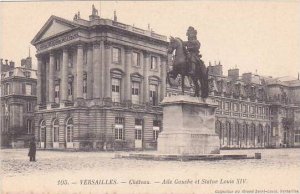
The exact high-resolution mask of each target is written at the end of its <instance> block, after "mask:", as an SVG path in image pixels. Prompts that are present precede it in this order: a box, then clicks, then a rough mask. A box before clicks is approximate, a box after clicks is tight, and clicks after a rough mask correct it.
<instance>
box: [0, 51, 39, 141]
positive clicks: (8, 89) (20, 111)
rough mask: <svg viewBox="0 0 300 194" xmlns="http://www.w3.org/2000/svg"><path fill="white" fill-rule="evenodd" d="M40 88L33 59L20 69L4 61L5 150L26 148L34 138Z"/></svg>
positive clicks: (2, 93)
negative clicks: (37, 87) (36, 107)
mask: <svg viewBox="0 0 300 194" xmlns="http://www.w3.org/2000/svg"><path fill="white" fill-rule="evenodd" d="M36 85H37V75H36V70H33V69H32V59H31V57H30V56H29V57H27V58H26V59H22V60H21V66H19V67H16V66H15V63H14V62H13V61H10V62H8V60H5V62H4V61H3V59H1V85H0V86H1V97H0V98H1V147H24V145H26V144H27V143H28V141H29V140H30V138H31V137H33V135H34V134H33V133H34V107H35V106H36Z"/></svg>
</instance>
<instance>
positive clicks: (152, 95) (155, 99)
mask: <svg viewBox="0 0 300 194" xmlns="http://www.w3.org/2000/svg"><path fill="white" fill-rule="evenodd" d="M149 95H150V99H149V100H150V102H151V104H152V105H153V106H156V105H158V96H157V85H153V84H150V94H149Z"/></svg>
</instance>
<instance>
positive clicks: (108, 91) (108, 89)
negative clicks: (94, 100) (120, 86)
mask: <svg viewBox="0 0 300 194" xmlns="http://www.w3.org/2000/svg"><path fill="white" fill-rule="evenodd" d="M110 65H111V45H110V44H106V45H105V64H104V76H105V82H104V90H105V95H104V97H106V98H110V97H111V77H110Z"/></svg>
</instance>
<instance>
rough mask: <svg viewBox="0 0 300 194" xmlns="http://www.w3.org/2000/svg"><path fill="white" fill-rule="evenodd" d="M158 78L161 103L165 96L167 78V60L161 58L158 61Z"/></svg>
mask: <svg viewBox="0 0 300 194" xmlns="http://www.w3.org/2000/svg"><path fill="white" fill-rule="evenodd" d="M160 78H161V87H160V89H161V91H160V101H162V100H163V99H164V97H165V95H166V89H167V87H166V78H167V59H166V58H165V57H161V60H160Z"/></svg>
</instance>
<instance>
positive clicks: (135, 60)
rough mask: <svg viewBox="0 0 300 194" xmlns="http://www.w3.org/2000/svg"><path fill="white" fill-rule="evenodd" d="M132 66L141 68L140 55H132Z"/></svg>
mask: <svg viewBox="0 0 300 194" xmlns="http://www.w3.org/2000/svg"><path fill="white" fill-rule="evenodd" d="M132 65H133V66H140V53H137V52H133V53H132Z"/></svg>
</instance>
